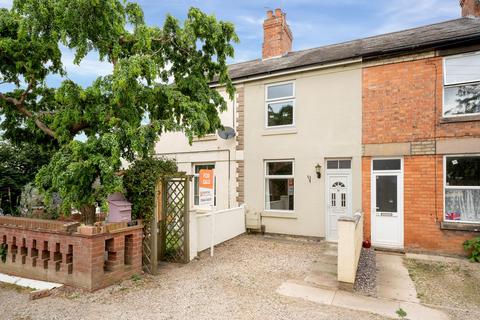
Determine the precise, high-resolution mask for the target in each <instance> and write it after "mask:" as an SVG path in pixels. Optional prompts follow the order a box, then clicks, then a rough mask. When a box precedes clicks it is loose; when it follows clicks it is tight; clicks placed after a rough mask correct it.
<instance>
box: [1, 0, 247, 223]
mask: <svg viewBox="0 0 480 320" xmlns="http://www.w3.org/2000/svg"><path fill="white" fill-rule="evenodd" d="M236 41H238V39H237V36H236V34H235V31H234V27H233V25H232V24H231V23H228V22H223V21H217V20H216V18H215V17H214V16H209V15H206V14H204V13H202V12H201V11H200V10H198V9H196V8H191V9H190V10H189V12H188V16H187V18H186V20H185V22H184V23H183V25H181V24H180V23H179V21H178V20H177V19H175V18H174V17H172V16H170V15H167V17H166V19H165V23H164V25H163V27H161V28H160V27H155V26H148V25H147V24H146V23H145V21H144V17H143V12H142V10H141V8H140V7H139V6H138V5H137V4H135V3H131V2H127V1H123V0H103V1H92V0H41V1H40V0H15V1H14V3H13V7H12V9H11V10H6V9H2V10H1V11H0V61H1V63H0V77H1V79H0V81H1V82H2V83H8V84H11V85H14V86H15V89H14V90H12V91H10V92H0V116H1V115H3V116H4V121H3V123H2V125H1V128H0V129H3V130H5V136H6V137H7V138H10V139H26V140H29V141H35V142H37V143H38V144H41V145H43V146H45V147H48V148H50V149H53V150H55V151H56V153H55V154H54V155H53V157H52V160H51V161H50V162H49V164H48V165H47V166H45V167H44V168H42V169H41V170H40V172H39V173H38V174H37V179H36V181H37V184H38V185H39V187H40V188H41V189H42V190H43V191H44V192H45V193H46V194H47V196H48V195H52V194H53V193H55V192H58V194H59V195H60V197H61V198H62V200H63V205H64V207H65V208H66V209H69V208H70V207H71V206H73V207H76V208H79V209H80V210H81V211H82V213H83V214H84V215H85V216H87V217H88V221H87V222H89V223H91V222H93V218H94V204H95V202H97V201H98V200H101V199H105V197H106V195H107V194H109V193H111V192H114V191H119V190H121V188H122V182H121V177H119V176H117V175H116V172H117V171H118V170H119V168H120V164H121V161H120V159H121V158H124V159H126V160H128V161H133V160H134V159H135V158H142V157H145V156H148V155H149V154H150V153H151V152H152V150H153V147H154V144H155V141H156V140H157V138H158V137H159V135H161V134H162V133H164V132H168V131H183V132H184V133H185V134H186V135H187V137H189V139H190V140H191V139H192V138H193V137H194V136H203V135H205V134H207V133H211V132H214V131H215V130H216V129H217V128H219V127H221V123H220V120H219V117H218V112H219V111H223V110H224V109H225V108H226V102H225V101H224V99H223V98H222V97H221V95H220V94H219V93H218V92H217V91H216V90H215V89H214V88H211V87H210V86H209V83H210V82H211V81H212V80H214V79H217V80H218V81H219V83H220V84H222V85H225V87H226V89H227V92H228V93H229V95H230V98H233V93H234V88H233V85H232V83H231V80H230V78H229V76H228V69H227V58H228V57H233V53H234V51H233V46H232V42H236ZM61 46H65V47H67V48H70V49H71V50H73V51H74V52H75V60H74V62H75V63H79V62H80V61H81V60H82V59H83V58H84V57H85V56H86V55H87V54H88V53H89V52H96V53H98V56H99V59H100V60H102V61H106V62H108V63H111V64H112V65H113V72H112V73H111V74H109V75H107V76H104V77H99V78H97V79H96V80H95V81H94V82H93V83H92V84H91V85H90V86H88V87H86V88H83V87H81V86H80V85H78V84H76V83H75V82H74V81H72V80H70V79H67V80H64V81H63V82H62V83H61V85H60V86H59V87H58V88H52V87H50V86H48V84H47V81H46V80H47V77H49V76H51V75H60V76H63V77H66V76H68V75H67V74H66V72H65V70H64V68H63V65H62V60H61V56H62V51H61ZM145 119H148V121H147V123H144V121H145ZM142 120H143V122H142ZM80 133H84V134H85V135H86V140H85V141H77V140H75V137H76V136H77V135H78V134H80Z"/></svg>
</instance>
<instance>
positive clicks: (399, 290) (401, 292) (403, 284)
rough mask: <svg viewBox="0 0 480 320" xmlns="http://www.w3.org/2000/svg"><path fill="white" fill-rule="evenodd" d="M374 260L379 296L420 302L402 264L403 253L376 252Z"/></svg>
mask: <svg viewBox="0 0 480 320" xmlns="http://www.w3.org/2000/svg"><path fill="white" fill-rule="evenodd" d="M376 260H377V270H378V271H377V295H378V297H379V298H386V299H393V300H399V301H405V302H413V303H420V300H419V299H418V298H417V290H416V289H415V284H414V283H413V281H412V279H410V276H409V274H408V270H407V268H405V266H404V265H403V255H399V254H393V253H383V252H377V255H376Z"/></svg>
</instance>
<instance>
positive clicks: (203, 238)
mask: <svg viewBox="0 0 480 320" xmlns="http://www.w3.org/2000/svg"><path fill="white" fill-rule="evenodd" d="M212 219H213V220H214V221H212ZM245 231H246V229H245V206H243V205H242V206H240V207H236V208H231V209H226V210H218V211H207V210H192V211H191V212H190V259H193V258H195V257H196V256H197V254H198V252H201V251H203V250H205V249H208V248H210V246H211V245H212V241H213V244H214V245H217V244H220V243H222V242H225V241H227V240H229V239H232V238H235V237H236V236H238V235H241V234H243V233H245ZM212 232H213V234H212ZM212 235H213V237H212Z"/></svg>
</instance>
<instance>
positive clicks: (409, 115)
mask: <svg viewBox="0 0 480 320" xmlns="http://www.w3.org/2000/svg"><path fill="white" fill-rule="evenodd" d="M391 61H393V62H392V63H387V64H382V63H376V64H374V63H371V64H370V65H369V66H367V67H365V68H364V70H363V119H362V121H363V135H362V141H363V144H364V145H366V144H392V143H409V145H410V150H409V151H408V153H405V154H404V244H405V249H406V250H417V251H438V252H447V253H456V254H461V253H463V248H462V243H463V241H464V240H465V239H468V238H472V237H474V236H476V235H478V233H474V232H467V231H452V230H442V229H441V228H440V222H441V221H442V219H443V155H439V154H436V141H439V140H441V139H446V138H464V137H480V121H466V122H445V121H443V120H442V104H443V70H442V69H443V59H442V58H441V57H433V56H432V57H428V56H418V57H417V58H416V59H409V60H403V61H402V60H391ZM385 146H387V145H385ZM479 151H480V150H479ZM371 159H372V158H371V157H363V173H362V177H363V183H362V185H363V201H362V202H363V209H364V212H365V228H364V230H365V232H364V233H365V237H366V238H368V239H370V235H371V230H370V228H371V226H370V222H371V215H370V212H371V207H370V206H371Z"/></svg>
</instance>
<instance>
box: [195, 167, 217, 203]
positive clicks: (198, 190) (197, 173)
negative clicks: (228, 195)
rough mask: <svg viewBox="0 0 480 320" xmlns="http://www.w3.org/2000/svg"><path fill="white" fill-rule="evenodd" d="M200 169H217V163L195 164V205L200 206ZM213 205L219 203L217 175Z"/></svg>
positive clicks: (214, 184)
mask: <svg viewBox="0 0 480 320" xmlns="http://www.w3.org/2000/svg"><path fill="white" fill-rule="evenodd" d="M200 170H215V163H199V164H194V165H193V172H194V174H193V205H194V206H198V205H199V203H200V197H199V194H200V185H199V177H200ZM213 205H214V206H216V205H217V176H216V175H215V176H214V180H213Z"/></svg>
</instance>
